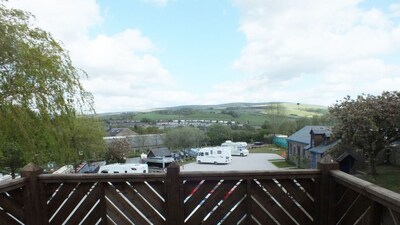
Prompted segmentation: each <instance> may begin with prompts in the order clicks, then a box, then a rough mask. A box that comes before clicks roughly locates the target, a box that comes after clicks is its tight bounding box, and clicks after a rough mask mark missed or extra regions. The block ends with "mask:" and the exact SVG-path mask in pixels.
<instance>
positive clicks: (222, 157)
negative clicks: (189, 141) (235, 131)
mask: <svg viewBox="0 0 400 225" xmlns="http://www.w3.org/2000/svg"><path fill="white" fill-rule="evenodd" d="M196 161H197V163H214V164H219V163H224V164H226V163H230V162H231V161H232V156H231V148H227V147H206V148H201V149H199V152H198V153H197V157H196Z"/></svg>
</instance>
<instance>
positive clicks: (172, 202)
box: [166, 162, 184, 225]
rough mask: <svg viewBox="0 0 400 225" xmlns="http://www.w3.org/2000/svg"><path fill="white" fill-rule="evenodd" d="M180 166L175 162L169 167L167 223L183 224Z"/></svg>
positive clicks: (170, 224) (172, 224) (171, 224)
mask: <svg viewBox="0 0 400 225" xmlns="http://www.w3.org/2000/svg"><path fill="white" fill-rule="evenodd" d="M179 172H180V166H179V165H178V164H177V163H175V162H173V163H171V164H170V165H169V166H168V167H167V182H166V185H167V200H166V206H167V209H166V212H167V216H166V220H167V225H181V224H183V210H184V209H183V200H182V184H181V181H180V178H179Z"/></svg>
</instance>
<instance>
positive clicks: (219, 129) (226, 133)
mask: <svg viewBox="0 0 400 225" xmlns="http://www.w3.org/2000/svg"><path fill="white" fill-rule="evenodd" d="M206 135H207V136H208V138H209V140H210V142H209V144H210V145H213V146H217V145H221V144H222V143H224V142H225V141H226V140H230V139H232V130H231V128H230V127H228V126H224V125H222V124H213V125H211V126H209V127H208V129H207V132H206Z"/></svg>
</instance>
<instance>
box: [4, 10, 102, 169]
mask: <svg viewBox="0 0 400 225" xmlns="http://www.w3.org/2000/svg"><path fill="white" fill-rule="evenodd" d="M32 18H33V16H32V15H31V14H29V13H27V12H23V11H21V10H15V9H8V8H6V7H5V6H4V5H2V4H1V3H0V49H1V51H0V106H1V108H0V127H1V130H0V143H1V144H0V160H1V165H0V167H3V168H4V167H5V168H8V169H9V170H11V171H13V172H14V171H16V169H17V168H18V167H20V166H22V165H24V164H25V163H27V162H35V163H38V164H45V163H47V162H49V161H56V162H71V161H74V160H75V159H76V155H77V152H76V149H78V146H79V142H80V141H86V140H87V139H85V138H84V139H82V135H85V136H86V135H88V136H90V135H92V133H93V132H89V131H92V129H86V132H80V133H79V134H76V133H75V131H76V128H77V124H76V121H75V119H76V115H77V114H82V113H92V112H94V109H93V98H92V95H91V94H90V93H88V92H86V91H85V90H84V89H83V87H82V85H81V83H80V81H79V79H80V78H81V77H85V76H86V74H85V72H83V71H81V70H79V69H77V68H75V67H74V66H73V65H72V62H71V59H70V58H69V56H68V52H67V51H65V50H64V49H63V48H62V46H61V45H60V43H59V42H57V41H56V40H54V39H53V37H52V36H51V35H50V34H49V33H48V32H46V31H43V30H41V29H40V28H38V27H36V26H35V25H34V24H32V21H33V20H32ZM87 126H89V127H90V126H92V124H89V123H88V124H87ZM93 127H96V126H93ZM96 139H100V140H101V139H102V137H99V136H97V137H96ZM79 148H80V147H79ZM92 149H93V148H92ZM99 149H101V147H100V148H99Z"/></svg>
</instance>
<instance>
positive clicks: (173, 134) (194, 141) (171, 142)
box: [165, 127, 205, 149]
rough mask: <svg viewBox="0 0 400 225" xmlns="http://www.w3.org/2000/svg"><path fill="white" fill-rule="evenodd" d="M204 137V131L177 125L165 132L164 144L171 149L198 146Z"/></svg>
mask: <svg viewBox="0 0 400 225" xmlns="http://www.w3.org/2000/svg"><path fill="white" fill-rule="evenodd" d="M204 138H205V136H204V133H203V132H202V131H201V130H200V129H198V128H195V127H178V128H175V129H171V130H169V131H168V132H167V133H166V136H165V145H166V146H167V147H169V148H171V149H180V148H190V147H199V146H200V145H201V143H202V142H203V141H204Z"/></svg>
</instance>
